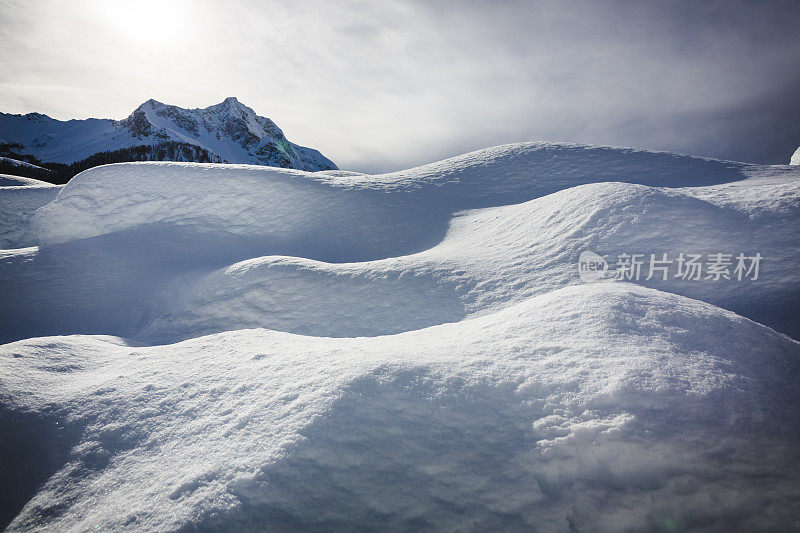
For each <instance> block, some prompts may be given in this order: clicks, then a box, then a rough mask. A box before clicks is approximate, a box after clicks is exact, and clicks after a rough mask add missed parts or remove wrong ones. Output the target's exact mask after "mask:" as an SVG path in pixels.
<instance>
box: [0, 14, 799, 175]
mask: <svg viewBox="0 0 800 533" xmlns="http://www.w3.org/2000/svg"><path fill="white" fill-rule="evenodd" d="M296 4H299V5H296ZM0 20H2V21H3V22H2V24H0V61H2V64H3V69H2V70H1V71H0V111H4V112H13V113H27V112H31V111H39V112H42V113H46V114H48V115H51V116H53V117H55V118H60V119H68V118H86V117H90V116H91V117H107V118H117V119H119V118H124V117H125V116H127V115H128V114H130V112H131V111H132V110H133V109H134V108H135V107H136V106H137V105H139V104H140V103H142V102H143V101H145V100H147V99H148V98H155V99H156V100H159V101H162V102H166V103H170V104H175V105H179V106H182V107H205V106H208V105H210V104H214V103H218V102H220V101H221V100H222V99H223V98H225V97H227V96H237V97H238V98H239V99H240V100H241V101H242V102H243V103H245V104H247V105H249V106H250V107H252V108H253V109H255V111H256V112H258V113H259V114H261V115H265V116H268V117H270V118H272V119H273V120H275V121H276V122H277V124H278V125H279V126H281V127H282V128H283V130H284V132H285V133H286V135H287V136H288V137H289V138H290V139H291V140H292V141H294V142H297V143H299V144H304V145H307V146H313V147H315V148H318V149H320V150H321V151H322V152H323V153H324V154H325V155H327V156H329V157H330V158H331V159H333V160H334V161H335V162H336V163H337V164H338V165H339V166H340V167H341V168H344V169H354V170H363V171H381V170H394V169H399V168H405V167H409V166H413V165H417V164H422V163H426V162H429V161H433V160H437V159H441V158H444V157H447V156H451V155H456V154H458V153H462V152H465V151H469V150H473V149H478V148H482V147H486V146H491V145H495V144H502V143H506V142H514V141H522V140H545V141H574V142H582V143H592V144H612V145H625V146H635V147H643V148H654V149H664V150H672V151H677V152H683V153H690V154H697V155H704V156H712V157H721V158H726V159H736V160H743V161H752V162H760V163H786V162H788V160H789V156H790V155H791V153H792V152H793V151H794V149H795V148H796V147H797V146H798V145H800V102H798V95H800V31H798V21H800V2H796V1H786V2H780V1H775V2H741V3H738V2H731V1H725V2H695V1H687V2H639V1H631V2H621V1H614V2H611V1H607V2H602V1H586V2H582V1H553V2H519V3H516V2H507V3H497V2H488V1H487V2H431V3H427V2H397V3H391V2H324V1H321V2H298V3H288V2H219V3H216V2H211V1H201V2H189V1H185V2H182V1H169V0H157V1H144V2H129V3H112V2H102V1H99V0H98V1H94V2H91V1H64V2H3V3H2V4H0Z"/></svg>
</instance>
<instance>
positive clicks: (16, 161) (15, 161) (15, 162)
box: [0, 157, 47, 170]
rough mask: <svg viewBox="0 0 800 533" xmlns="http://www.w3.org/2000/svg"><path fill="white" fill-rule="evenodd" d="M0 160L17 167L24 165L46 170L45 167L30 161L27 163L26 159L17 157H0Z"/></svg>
mask: <svg viewBox="0 0 800 533" xmlns="http://www.w3.org/2000/svg"><path fill="white" fill-rule="evenodd" d="M0 162H3V163H10V164H12V165H14V166H17V167H26V168H35V169H38V170H47V169H46V168H43V167H40V166H38V165H34V164H32V163H28V162H27V161H20V160H19V159H12V158H10V157H0Z"/></svg>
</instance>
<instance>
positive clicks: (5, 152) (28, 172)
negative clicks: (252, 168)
mask: <svg viewBox="0 0 800 533" xmlns="http://www.w3.org/2000/svg"><path fill="white" fill-rule="evenodd" d="M23 148H24V147H23V146H22V145H20V144H16V143H13V144H0V156H2V157H8V158H11V159H16V160H18V161H24V162H26V163H30V164H32V165H36V166H37V167H41V168H34V167H29V166H25V165H15V164H14V163H11V162H9V161H4V160H0V174H11V175H14V176H23V177H26V178H34V179H37V180H41V181H46V182H48V183H54V184H56V185H61V184H64V183H67V182H68V181H69V180H70V179H72V177H73V176H75V175H76V174H79V173H80V172H83V171H84V170H87V169H90V168H92V167H97V166H100V165H108V164H110V163H129V162H132V161H188V162H195V163H220V162H222V161H221V159H220V158H219V156H216V155H214V154H212V153H211V152H209V151H208V150H206V149H205V148H201V147H200V146H195V145H193V144H188V143H182V142H177V141H163V142H160V143H158V144H153V145H150V144H145V145H140V146H131V147H128V148H120V149H118V150H110V151H105V152H98V153H96V154H93V155H90V156H89V157H87V158H86V159H81V160H80V161H76V162H74V163H71V164H64V163H48V162H44V161H40V160H39V159H37V158H35V157H33V156H32V155H29V154H22V153H19V152H18V151H17V150H20V149H23Z"/></svg>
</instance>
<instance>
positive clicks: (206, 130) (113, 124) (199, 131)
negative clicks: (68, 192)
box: [0, 96, 336, 171]
mask: <svg viewBox="0 0 800 533" xmlns="http://www.w3.org/2000/svg"><path fill="white" fill-rule="evenodd" d="M23 120H24V121H25V122H24V123H23V122H22V121H23ZM6 122H7V123H5V124H4V123H2V122H0V138H2V139H3V140H4V141H6V140H7V142H15V143H17V144H19V145H20V146H21V147H22V148H20V151H21V153H23V152H24V153H26V154H28V155H33V156H34V157H37V158H39V159H41V160H43V161H51V162H64V163H73V162H75V161H79V160H82V159H85V158H87V157H90V156H92V155H94V154H96V153H100V152H113V151H115V150H122V149H128V148H132V147H141V146H151V147H159V146H161V145H164V144H165V143H172V144H175V143H177V144H180V145H193V146H195V147H199V148H201V149H203V150H204V151H205V152H207V153H208V158H209V159H210V160H211V161H219V162H223V163H248V164H256V165H268V166H273V167H284V168H296V169H299V170H307V171H317V170H330V169H336V165H335V164H334V163H333V162H331V161H330V160H329V159H327V158H326V157H325V156H323V155H322V154H320V153H319V152H318V151H317V150H314V149H312V148H306V147H303V146H299V145H296V144H294V143H292V142H290V141H289V140H288V139H287V138H286V136H285V135H284V134H283V132H282V131H281V129H280V128H279V127H278V126H277V125H276V124H275V123H274V122H273V121H272V120H270V119H268V118H266V117H263V116H259V115H258V114H257V113H256V112H255V111H254V110H253V109H251V108H249V107H247V106H246V105H244V104H243V103H241V102H240V101H239V100H238V99H237V98H236V97H235V96H229V97H227V98H225V99H224V100H223V101H222V102H220V103H218V104H215V105H212V106H209V107H206V108H194V109H184V108H181V107H177V106H174V105H169V104H164V103H162V102H159V101H157V100H154V99H152V98H150V99H149V100H147V101H146V102H144V103H142V104H141V105H140V106H139V107H137V108H136V110H134V111H133V113H131V114H130V116H128V117H127V118H125V119H124V120H120V121H116V120H100V121H97V120H92V121H70V122H69V123H66V122H62V121H58V120H54V119H49V120H46V119H45V117H44V116H42V118H41V119H40V118H38V117H37V116H35V115H28V116H25V117H22V116H20V117H16V118H15V117H14V116H10V117H9V118H8V119H7V120H6ZM39 123H41V124H39ZM158 150H161V152H159V153H164V154H166V153H167V152H166V151H165V150H166V149H165V148H164V146H161V148H158ZM156 152H157V150H156ZM156 152H154V153H156ZM193 154H194V152H192V151H191V150H188V151H186V153H185V154H184V155H182V156H180V157H183V158H184V159H180V160H191V158H193V157H195V156H194V155H193ZM154 157H155V156H154ZM159 157H162V159H163V158H164V157H166V156H164V155H162V156H159ZM172 157H175V156H172Z"/></svg>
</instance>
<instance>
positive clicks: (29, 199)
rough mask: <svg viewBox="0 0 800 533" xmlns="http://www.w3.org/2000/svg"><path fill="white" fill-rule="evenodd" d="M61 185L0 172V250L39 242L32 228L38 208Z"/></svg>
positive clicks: (33, 244) (51, 197)
mask: <svg viewBox="0 0 800 533" xmlns="http://www.w3.org/2000/svg"><path fill="white" fill-rule="evenodd" d="M61 188H62V186H60V185H51V184H49V183H45V182H42V181H39V180H35V179H31V178H21V177H18V176H9V175H7V174H0V250H2V249H9V248H22V247H26V246H35V245H36V244H38V237H37V235H36V233H35V231H34V229H33V216H34V213H35V212H36V210H37V209H39V208H40V207H42V206H44V205H46V204H48V203H50V202H51V201H53V200H54V199H55V197H56V195H58V193H59V191H61Z"/></svg>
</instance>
